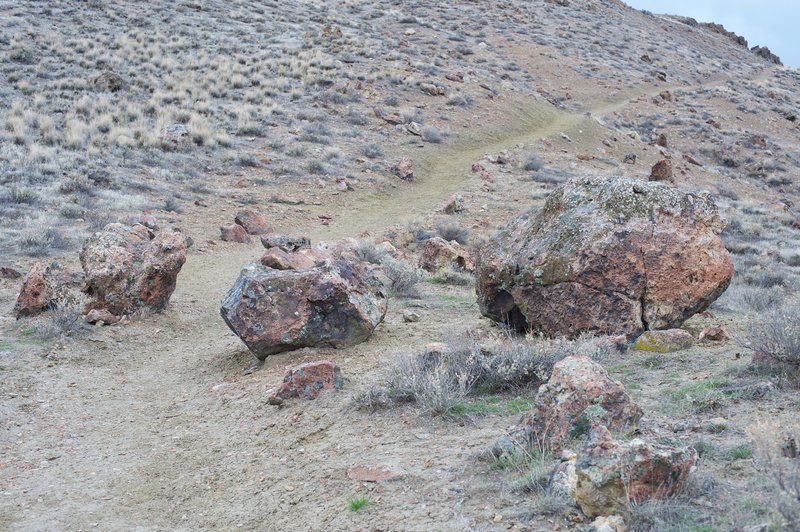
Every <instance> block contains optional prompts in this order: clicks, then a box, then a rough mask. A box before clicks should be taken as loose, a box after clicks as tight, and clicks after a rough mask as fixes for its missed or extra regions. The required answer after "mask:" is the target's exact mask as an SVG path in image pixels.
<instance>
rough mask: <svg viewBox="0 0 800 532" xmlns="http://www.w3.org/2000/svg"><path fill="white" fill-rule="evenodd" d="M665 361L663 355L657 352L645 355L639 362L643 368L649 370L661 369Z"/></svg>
mask: <svg viewBox="0 0 800 532" xmlns="http://www.w3.org/2000/svg"><path fill="white" fill-rule="evenodd" d="M665 363H666V359H665V358H664V355H658V354H656V355H650V356H647V357H645V358H643V359H642V360H641V361H640V364H641V366H642V367H643V368H644V369H650V370H654V369H661V368H663V367H664V364H665Z"/></svg>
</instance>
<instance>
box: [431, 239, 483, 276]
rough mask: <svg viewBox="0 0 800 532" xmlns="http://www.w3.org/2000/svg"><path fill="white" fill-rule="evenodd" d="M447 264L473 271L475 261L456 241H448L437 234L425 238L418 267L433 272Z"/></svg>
mask: <svg viewBox="0 0 800 532" xmlns="http://www.w3.org/2000/svg"><path fill="white" fill-rule="evenodd" d="M449 265H452V266H454V267H456V268H459V269H462V270H464V271H467V272H473V271H475V263H474V262H473V261H472V257H471V256H470V254H469V251H467V250H466V249H464V248H463V247H461V245H460V244H459V243H458V242H456V241H451V242H448V241H447V240H445V239H444V238H442V237H438V236H435V237H433V238H429V239H428V240H426V241H425V244H424V245H423V248H422V256H421V257H420V259H419V267H420V268H422V269H423V270H425V271H428V272H431V273H435V272H437V271H439V270H441V269H442V268H444V267H446V266H449Z"/></svg>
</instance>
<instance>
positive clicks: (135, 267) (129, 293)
mask: <svg viewBox="0 0 800 532" xmlns="http://www.w3.org/2000/svg"><path fill="white" fill-rule="evenodd" d="M80 259H81V266H82V267H83V271H84V273H85V275H86V281H85V287H84V292H85V293H86V294H87V295H88V296H89V297H90V298H92V300H91V301H90V302H89V304H88V307H87V310H92V309H104V310H108V311H109V312H111V313H112V314H114V315H116V316H121V315H123V314H128V313H130V312H133V311H135V310H138V309H142V308H144V309H149V310H152V311H160V310H163V309H164V308H165V307H166V306H167V303H169V299H170V297H171V296H172V292H173V291H175V285H176V283H177V279H178V273H180V271H181V268H182V267H183V264H184V262H186V237H185V236H184V235H183V234H182V233H181V232H180V231H178V230H177V229H175V228H172V227H167V228H165V229H164V230H163V231H161V232H159V233H158V234H157V235H154V234H153V233H151V232H150V231H149V230H148V229H147V228H146V227H145V226H143V225H140V224H136V225H133V226H128V225H124V224H117V223H114V224H108V225H107V226H106V227H105V229H103V230H102V231H98V232H97V233H94V234H93V235H92V236H90V237H89V238H88V239H87V240H86V242H84V244H83V248H82V249H81V254H80Z"/></svg>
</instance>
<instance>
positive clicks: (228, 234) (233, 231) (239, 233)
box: [219, 224, 250, 244]
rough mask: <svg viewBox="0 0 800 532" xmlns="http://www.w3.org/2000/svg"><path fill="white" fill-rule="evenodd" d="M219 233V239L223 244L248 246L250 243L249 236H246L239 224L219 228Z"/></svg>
mask: <svg viewBox="0 0 800 532" xmlns="http://www.w3.org/2000/svg"><path fill="white" fill-rule="evenodd" d="M219 232H220V239H221V240H222V241H223V242H238V243H239V244H248V243H249V242H250V235H248V234H247V231H245V229H244V227H242V226H241V225H239V224H232V225H229V226H227V227H220V228H219Z"/></svg>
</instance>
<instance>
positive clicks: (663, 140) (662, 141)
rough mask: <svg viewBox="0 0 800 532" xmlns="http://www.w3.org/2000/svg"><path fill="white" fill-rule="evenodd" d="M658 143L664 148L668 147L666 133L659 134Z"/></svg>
mask: <svg viewBox="0 0 800 532" xmlns="http://www.w3.org/2000/svg"><path fill="white" fill-rule="evenodd" d="M656 144H657V145H659V146H661V147H662V148H666V147H667V136H666V135H665V134H663V133H661V134H660V135H659V136H658V140H656Z"/></svg>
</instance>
